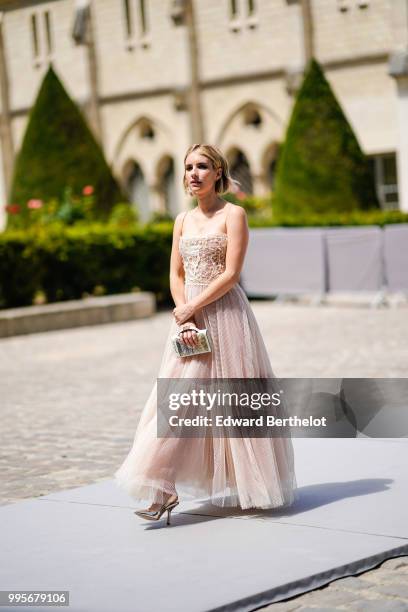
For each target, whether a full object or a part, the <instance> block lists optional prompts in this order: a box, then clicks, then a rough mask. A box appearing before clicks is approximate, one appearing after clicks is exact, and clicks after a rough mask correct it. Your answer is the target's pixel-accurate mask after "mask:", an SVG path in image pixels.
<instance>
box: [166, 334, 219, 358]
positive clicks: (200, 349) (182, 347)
mask: <svg viewBox="0 0 408 612" xmlns="http://www.w3.org/2000/svg"><path fill="white" fill-rule="evenodd" d="M188 329H192V330H194V331H195V332H196V333H197V340H198V344H197V346H194V348H193V347H191V346H187V344H184V342H182V341H181V340H180V333H181V332H179V333H178V334H176V335H175V336H173V337H172V339H171V341H172V343H173V348H174V350H175V352H176V354H177V355H178V356H179V357H190V356H191V355H199V354H201V353H211V344H210V338H209V335H208V331H207V330H206V329H198V328H197V327H193V326H191V327H189V328H188Z"/></svg>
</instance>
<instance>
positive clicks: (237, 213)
mask: <svg viewBox="0 0 408 612" xmlns="http://www.w3.org/2000/svg"><path fill="white" fill-rule="evenodd" d="M228 204H229V210H228V218H230V217H233V218H234V219H237V220H238V219H246V217H247V214H246V210H245V208H243V207H242V206H240V205H239V204H233V203H232V202H228Z"/></svg>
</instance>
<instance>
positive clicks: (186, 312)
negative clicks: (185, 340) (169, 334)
mask: <svg viewBox="0 0 408 612" xmlns="http://www.w3.org/2000/svg"><path fill="white" fill-rule="evenodd" d="M193 314H194V309H193V307H192V306H191V305H190V304H181V305H180V306H176V308H173V316H174V318H175V319H176V323H177V325H181V324H182V323H185V322H186V321H189V320H190V319H191V318H192V317H193Z"/></svg>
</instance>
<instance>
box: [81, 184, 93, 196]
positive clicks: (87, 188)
mask: <svg viewBox="0 0 408 612" xmlns="http://www.w3.org/2000/svg"><path fill="white" fill-rule="evenodd" d="M93 192H94V188H93V187H92V185H85V187H84V188H83V190H82V193H83V195H86V196H87V195H92V194H93Z"/></svg>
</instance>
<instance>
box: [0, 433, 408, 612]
mask: <svg viewBox="0 0 408 612" xmlns="http://www.w3.org/2000/svg"><path fill="white" fill-rule="evenodd" d="M293 442H294V446H295V458H296V474H297V479H298V484H299V493H300V499H299V502H298V503H297V505H296V507H293V508H291V509H289V510H287V511H277V510H271V511H256V510H253V511H250V512H248V511H244V512H239V511H237V510H228V509H224V510H223V509H220V508H217V507H215V506H211V505H208V504H206V503H205V501H194V502H183V501H182V503H180V505H179V506H178V507H177V509H176V510H175V511H174V512H173V513H172V525H170V526H166V522H165V518H164V516H163V517H162V519H161V520H160V521H159V522H157V523H156V522H147V521H144V520H143V519H140V518H138V517H137V516H136V515H134V514H133V512H132V510H133V509H134V507H135V503H134V502H133V500H131V499H130V498H129V497H128V496H127V495H126V494H125V493H123V492H122V491H121V490H120V489H118V487H117V485H116V483H115V482H114V481H113V480H105V481H102V482H99V483H96V484H94V485H90V486H86V487H80V488H77V489H71V490H68V491H63V492H61V493H55V494H52V495H47V496H45V497H40V498H36V499H35V500H29V501H25V502H19V503H17V504H10V505H7V506H3V507H1V508H0V535H1V542H2V547H1V556H2V560H1V585H2V586H1V588H2V589H3V590H6V589H25V590H27V589H36V590H38V589H45V590H58V589H60V590H69V591H70V606H69V610H70V611H72V612H128V611H129V612H130V611H132V612H150V611H151V612H157V611H158V610H162V611H177V612H183V611H186V612H195V611H201V612H204V611H214V610H217V611H218V610H223V611H224V610H225V611H227V610H228V611H232V610H234V611H235V610H240V611H241V610H242V611H249V610H254V609H255V608H257V607H259V606H262V605H266V604H268V603H272V602H276V601H281V600H282V599H285V598H287V597H291V596H294V595H297V594H299V593H303V592H306V591H309V590H312V589H314V588H317V587H319V586H322V585H324V584H327V583H328V582H331V581H332V580H335V579H336V578H340V577H344V576H349V575H355V574H358V573H360V572H362V571H365V570H367V569H370V568H373V567H375V566H376V565H378V564H379V563H381V562H382V561H383V560H385V559H388V558H391V557H397V556H402V555H408V521H407V519H406V517H407V516H408V470H407V467H406V466H407V465H408V440H407V439H399V438H396V439H387V440H380V439H340V440H337V439H304V438H303V439H302V438H298V439H294V441H293ZM177 510H178V511H177ZM2 609H4V610H6V609H7V608H5V607H2ZM11 609H12V608H10V610H11ZM14 609H15V608H13V610H14ZM40 609H41V608H39V607H30V610H40ZM42 609H44V610H45V609H47V608H42ZM51 609H54V608H51ZM61 609H64V608H61Z"/></svg>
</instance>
